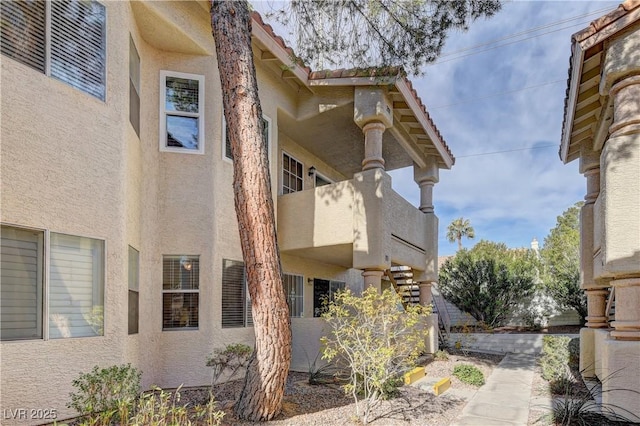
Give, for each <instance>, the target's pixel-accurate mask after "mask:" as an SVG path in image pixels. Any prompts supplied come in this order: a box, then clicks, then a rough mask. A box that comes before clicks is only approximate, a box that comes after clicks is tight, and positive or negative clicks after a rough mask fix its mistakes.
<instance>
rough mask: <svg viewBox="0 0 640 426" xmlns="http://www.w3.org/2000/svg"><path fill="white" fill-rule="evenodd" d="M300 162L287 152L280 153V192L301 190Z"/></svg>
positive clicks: (287, 192) (286, 192)
mask: <svg viewBox="0 0 640 426" xmlns="http://www.w3.org/2000/svg"><path fill="white" fill-rule="evenodd" d="M302 169H303V167H302V163H300V162H299V161H298V160H296V159H295V158H293V157H292V156H290V155H289V154H287V153H286V152H283V153H282V193H283V194H289V193H291V192H297V191H302V177H303V175H302Z"/></svg>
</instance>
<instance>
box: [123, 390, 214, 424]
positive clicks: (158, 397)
mask: <svg viewBox="0 0 640 426" xmlns="http://www.w3.org/2000/svg"><path fill="white" fill-rule="evenodd" d="M180 389H181V388H178V389H176V390H175V391H174V392H172V393H171V392H167V391H164V390H162V389H160V388H154V389H153V391H152V392H145V393H144V394H142V395H141V396H140V399H138V401H137V404H136V405H135V407H134V414H133V415H132V416H131V417H130V418H129V419H127V421H126V422H123V423H122V425H123V426H124V425H131V426H137V425H146V426H165V425H191V424H194V423H195V424H205V425H207V426H218V425H220V424H221V423H222V418H223V417H224V412H223V411H219V410H216V403H215V398H214V397H213V395H212V394H209V402H208V403H207V404H205V405H195V406H193V407H188V406H187V405H182V404H180ZM190 409H192V413H190ZM192 420H197V421H193V422H192Z"/></svg>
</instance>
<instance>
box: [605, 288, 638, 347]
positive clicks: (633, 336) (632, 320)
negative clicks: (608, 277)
mask: <svg viewBox="0 0 640 426" xmlns="http://www.w3.org/2000/svg"><path fill="white" fill-rule="evenodd" d="M611 284H612V285H613V286H614V287H615V291H616V318H615V321H613V323H612V324H611V325H612V326H613V328H614V331H612V332H611V336H612V337H614V338H616V339H620V340H640V278H626V279H621V280H613V281H611Z"/></svg>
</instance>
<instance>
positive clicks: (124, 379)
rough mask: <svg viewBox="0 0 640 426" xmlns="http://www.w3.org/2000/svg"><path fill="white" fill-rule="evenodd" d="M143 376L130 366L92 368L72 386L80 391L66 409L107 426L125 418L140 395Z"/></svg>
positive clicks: (75, 393) (72, 396) (71, 394)
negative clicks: (141, 377)
mask: <svg viewBox="0 0 640 426" xmlns="http://www.w3.org/2000/svg"><path fill="white" fill-rule="evenodd" d="M140 376H141V372H140V371H139V370H138V369H136V368H135V367H132V366H131V364H126V365H114V366H111V367H106V368H99V367H98V366H95V367H93V370H91V372H90V373H83V374H81V375H80V377H78V378H77V379H75V380H73V381H72V382H71V383H72V385H73V387H74V388H76V389H77V390H76V391H75V392H72V393H70V394H69V396H70V397H71V402H70V403H68V404H67V407H69V408H73V409H74V410H76V411H77V412H78V413H80V414H82V415H88V416H89V417H90V418H95V420H96V422H97V423H101V424H108V423H109V421H110V419H112V418H122V417H126V415H127V413H128V410H129V409H130V408H131V407H132V406H133V403H134V401H135V399H136V398H137V396H138V394H139V392H140Z"/></svg>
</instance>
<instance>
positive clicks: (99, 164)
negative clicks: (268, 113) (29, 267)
mask: <svg viewBox="0 0 640 426" xmlns="http://www.w3.org/2000/svg"><path fill="white" fill-rule="evenodd" d="M105 6H106V13H107V41H108V45H109V48H108V52H107V64H108V66H107V79H106V101H104V102H103V101H100V100H99V99H96V98H93V97H92V96H90V95H88V94H86V93H84V92H82V91H79V90H77V89H75V88H73V87H71V86H69V85H67V84H65V83H62V82H60V81H58V80H56V79H54V78H51V77H48V76H45V75H44V74H41V73H39V72H37V71H34V70H32V69H31V68H28V67H26V66H23V65H21V64H19V63H17V62H15V61H13V60H11V59H7V58H5V57H3V58H2V61H1V62H2V170H1V172H2V222H3V223H10V224H15V225H18V226H24V227H33V228H37V229H46V230H50V231H52V232H59V233H67V234H71V235H77V236H86V237H92V238H97V239H101V240H104V241H105V251H106V253H105V283H106V288H105V314H104V318H105V330H104V334H105V335H104V336H100V337H87V338H68V339H56V340H48V341H44V340H29V341H12V342H2V343H1V351H2V379H1V382H0V387H1V388H2V391H1V392H2V395H1V397H2V408H5V409H17V408H26V409H30V408H34V409H38V408H40V409H56V410H58V416H59V417H62V418H64V417H68V416H69V415H71V414H72V412H71V411H70V410H69V409H67V408H66V407H65V402H66V401H67V398H68V395H69V392H70V391H71V390H72V387H71V380H72V379H73V378H75V377H77V375H78V374H79V373H80V372H83V371H88V370H90V369H91V368H92V367H93V366H94V365H102V366H106V365H111V364H117V363H121V362H124V361H125V357H124V352H125V351H124V342H125V340H124V339H125V337H126V333H127V324H126V318H127V317H126V312H127V310H126V305H127V291H126V286H127V278H126V277H127V270H126V261H127V258H126V251H125V250H124V248H125V247H126V236H125V234H126V227H127V217H126V211H125V204H126V196H125V191H124V186H125V184H124V182H125V180H126V175H127V173H126V165H125V164H126V163H125V158H126V156H127V152H128V150H127V147H126V146H125V143H126V139H127V138H126V137H125V129H126V126H125V124H127V123H128V115H127V114H128V110H127V107H126V105H128V65H127V64H128V50H127V49H114V47H116V46H127V45H128V42H129V41H128V37H129V35H128V33H127V32H123V31H120V30H121V29H122V27H123V25H124V26H125V27H126V8H123V7H122V6H121V5H120V4H119V3H115V2H107V3H105ZM123 313H124V315H123ZM29 422H37V420H29V421H27V422H25V421H24V420H22V421H20V424H28V423H29ZM3 424H11V421H10V420H8V419H4V420H3Z"/></svg>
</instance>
